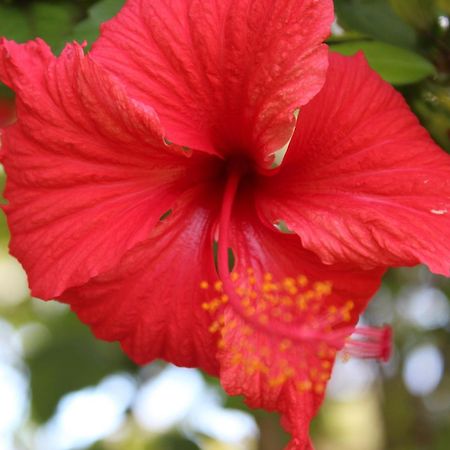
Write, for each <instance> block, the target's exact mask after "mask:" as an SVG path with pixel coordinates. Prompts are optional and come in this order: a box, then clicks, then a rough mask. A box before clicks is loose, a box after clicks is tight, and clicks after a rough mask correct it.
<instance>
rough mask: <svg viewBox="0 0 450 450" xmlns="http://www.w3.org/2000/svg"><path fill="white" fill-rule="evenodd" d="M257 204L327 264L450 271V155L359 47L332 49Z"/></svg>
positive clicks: (441, 272) (263, 211) (437, 271)
mask: <svg viewBox="0 0 450 450" xmlns="http://www.w3.org/2000/svg"><path fill="white" fill-rule="evenodd" d="M259 207H260V210H261V211H262V213H263V214H264V215H266V216H267V217H269V218H270V219H271V220H273V221H276V220H279V219H282V220H284V221H285V222H286V223H287V225H288V227H289V228H290V229H291V230H293V231H295V232H296V233H297V234H298V235H299V236H300V237H301V239H302V242H303V245H304V246H305V247H306V248H308V249H310V250H312V251H314V252H315V253H316V254H317V255H319V256H320V258H321V260H322V261H323V262H325V263H327V264H332V263H335V262H338V261H348V262H352V263H356V264H358V265H360V266H361V267H366V268H368V267H374V266H377V265H414V264H417V263H419V262H422V263H425V264H427V265H428V266H429V268H430V269H431V270H432V271H434V272H436V273H440V274H444V275H448V274H449V273H450V243H449V240H448V239H447V236H448V235H449V232H450V156H449V155H447V154H446V153H444V152H443V151H442V150H440V149H439V147H437V146H436V145H435V144H434V143H433V141H432V140H431V138H430V137H429V135H428V134H427V132H426V131H425V129H424V128H422V127H421V126H420V125H419V122H418V120H417V119H416V117H415V116H414V115H413V114H412V113H411V111H410V110H409V108H408V106H407V104H406V102H405V101H404V100H403V98H402V97H401V95H400V94H399V93H397V92H396V91H395V90H394V89H393V88H392V87H391V86H390V85H389V84H387V83H386V82H384V81H382V79H381V78H380V77H379V76H378V75H377V74H376V73H375V72H374V71H373V70H371V69H370V68H369V66H368V65H367V63H366V61H365V59H364V57H363V56H362V55H357V56H356V57H352V58H349V57H343V56H339V55H332V57H331V61H330V69H329V73H328V79H327V82H326V84H325V86H324V88H323V89H322V91H321V92H320V94H319V95H317V96H316V97H315V98H314V99H313V100H312V101H311V102H310V103H309V104H308V105H307V106H306V107H305V108H304V109H303V110H302V111H301V113H300V116H299V120H298V126H297V129H296V131H295V134H294V136H293V139H292V141H291V144H290V146H289V150H288V153H287V155H286V159H285V161H284V162H283V164H282V167H281V170H280V171H279V173H278V174H277V175H276V176H274V177H272V178H271V179H269V180H268V181H267V182H266V183H265V184H264V187H262V189H261V196H260V197H259Z"/></svg>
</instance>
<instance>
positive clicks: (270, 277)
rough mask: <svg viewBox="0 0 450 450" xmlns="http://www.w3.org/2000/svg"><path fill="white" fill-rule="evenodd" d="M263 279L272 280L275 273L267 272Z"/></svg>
mask: <svg viewBox="0 0 450 450" xmlns="http://www.w3.org/2000/svg"><path fill="white" fill-rule="evenodd" d="M263 280H264V281H272V280H273V275H272V274H271V273H265V274H264V276H263Z"/></svg>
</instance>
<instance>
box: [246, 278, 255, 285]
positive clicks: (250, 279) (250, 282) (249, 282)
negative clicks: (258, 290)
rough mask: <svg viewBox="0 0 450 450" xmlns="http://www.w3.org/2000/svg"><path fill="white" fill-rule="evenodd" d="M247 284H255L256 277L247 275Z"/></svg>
mask: <svg viewBox="0 0 450 450" xmlns="http://www.w3.org/2000/svg"><path fill="white" fill-rule="evenodd" d="M248 284H249V285H250V286H254V285H255V284H256V278H255V277H253V276H251V277H249V278H248Z"/></svg>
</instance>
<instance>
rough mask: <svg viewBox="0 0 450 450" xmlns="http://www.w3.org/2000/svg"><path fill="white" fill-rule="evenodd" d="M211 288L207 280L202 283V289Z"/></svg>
mask: <svg viewBox="0 0 450 450" xmlns="http://www.w3.org/2000/svg"><path fill="white" fill-rule="evenodd" d="M208 288H209V283H208V282H207V281H205V280H203V281H201V282H200V289H208Z"/></svg>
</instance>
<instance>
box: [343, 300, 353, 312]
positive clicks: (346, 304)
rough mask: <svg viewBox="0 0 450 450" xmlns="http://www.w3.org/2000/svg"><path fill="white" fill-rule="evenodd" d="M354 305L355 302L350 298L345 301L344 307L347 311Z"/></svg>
mask: <svg viewBox="0 0 450 450" xmlns="http://www.w3.org/2000/svg"><path fill="white" fill-rule="evenodd" d="M354 307H355V302H354V301H352V300H349V301H348V302H346V303H345V309H347V310H348V311H351V310H352V309H353V308H354Z"/></svg>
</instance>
